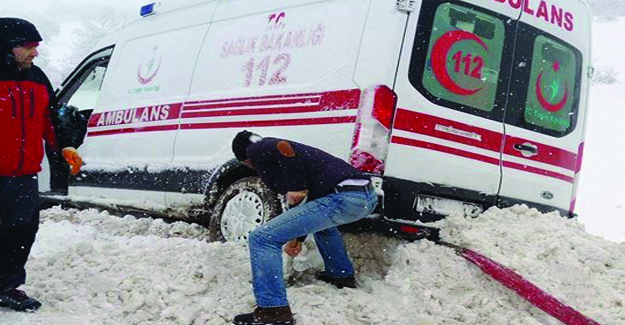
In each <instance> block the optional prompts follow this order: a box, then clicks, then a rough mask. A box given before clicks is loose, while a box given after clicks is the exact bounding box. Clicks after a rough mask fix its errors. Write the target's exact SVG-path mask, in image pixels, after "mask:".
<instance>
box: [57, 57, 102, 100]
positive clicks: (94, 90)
mask: <svg viewBox="0 0 625 325" xmlns="http://www.w3.org/2000/svg"><path fill="white" fill-rule="evenodd" d="M107 63H108V61H107V62H101V63H100V64H98V65H94V66H92V67H90V68H91V69H90V70H88V71H85V73H83V74H82V75H81V76H80V77H79V78H80V82H78V83H76V86H77V89H76V91H75V92H74V93H73V94H72V95H71V97H70V98H69V100H68V101H67V104H69V105H72V106H76V107H78V109H79V110H86V109H94V108H95V105H96V103H97V101H98V98H99V95H100V89H101V88H102V81H103V80H104V73H105V72H106V64H107Z"/></svg>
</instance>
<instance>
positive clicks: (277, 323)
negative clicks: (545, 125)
mask: <svg viewBox="0 0 625 325" xmlns="http://www.w3.org/2000/svg"><path fill="white" fill-rule="evenodd" d="M233 323H234V324H235V325H294V324H295V319H293V313H291V308H290V307H289V306H284V307H273V308H262V307H256V309H254V312H253V313H250V314H242V315H237V316H235V317H234V322H233Z"/></svg>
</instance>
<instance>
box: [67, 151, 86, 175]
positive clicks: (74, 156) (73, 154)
mask: <svg viewBox="0 0 625 325" xmlns="http://www.w3.org/2000/svg"><path fill="white" fill-rule="evenodd" d="M63 158H65V161H67V163H68V164H69V165H70V167H72V170H71V171H70V172H69V173H70V174H72V175H76V174H78V172H79V171H80V167H82V157H81V156H80V155H79V154H78V151H76V149H74V148H72V147H65V148H63Z"/></svg>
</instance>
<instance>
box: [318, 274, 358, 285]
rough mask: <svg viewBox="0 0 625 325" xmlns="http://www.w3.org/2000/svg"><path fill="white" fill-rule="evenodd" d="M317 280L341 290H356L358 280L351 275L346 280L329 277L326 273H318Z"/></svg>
mask: <svg viewBox="0 0 625 325" xmlns="http://www.w3.org/2000/svg"><path fill="white" fill-rule="evenodd" d="M317 279H319V280H321V281H323V282H325V283H329V284H331V285H333V286H335V287H337V288H339V289H343V288H352V289H356V279H355V278H354V276H353V275H350V276H348V277H346V278H335V277H331V276H329V275H328V274H326V273H325V272H320V273H317Z"/></svg>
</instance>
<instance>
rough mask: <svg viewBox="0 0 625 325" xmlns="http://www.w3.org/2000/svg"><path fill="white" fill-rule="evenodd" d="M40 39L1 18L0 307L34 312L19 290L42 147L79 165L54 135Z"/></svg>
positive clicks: (22, 24)
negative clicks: (45, 145)
mask: <svg viewBox="0 0 625 325" xmlns="http://www.w3.org/2000/svg"><path fill="white" fill-rule="evenodd" d="M41 40H42V39H41V36H40V35H39V32H38V31H37V29H36V28H35V26H34V25H33V24H31V23H29V22H28V21H26V20H23V19H19V18H0V129H2V132H0V307H9V308H12V309H14V310H18V311H24V310H35V309H37V308H39V307H40V306H41V303H39V302H38V301H37V300H35V299H33V298H30V297H28V296H27V295H26V294H25V293H24V292H23V291H21V290H17V287H19V286H20V285H22V284H24V283H25V281H26V271H25V269H24V266H25V264H26V261H27V259H28V255H29V254H30V249H31V247H32V244H33V242H34V241H35V235H36V234H37V230H38V229H39V210H38V200H39V189H38V181H37V173H38V172H39V171H40V170H41V160H42V158H43V141H42V140H44V139H45V141H46V143H48V144H50V145H51V146H52V147H53V148H55V149H56V150H59V151H61V150H60V149H61V148H62V155H63V157H64V158H65V160H66V161H67V162H68V163H69V164H70V166H71V167H72V169H71V173H72V174H76V173H78V171H79V170H80V167H81V165H82V159H81V157H80V155H79V154H78V153H77V152H76V149H74V148H72V147H69V146H68V145H67V143H66V142H64V137H63V136H62V132H61V131H63V130H59V129H55V127H54V122H53V120H54V118H52V112H53V110H54V109H56V107H55V105H56V97H55V94H54V90H53V89H52V85H51V84H50V81H49V80H48V78H47V77H46V75H45V74H44V73H43V71H41V69H39V68H38V67H37V66H35V65H33V59H34V58H35V57H37V56H38V52H37V46H38V45H39V42H40V41H41Z"/></svg>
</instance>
